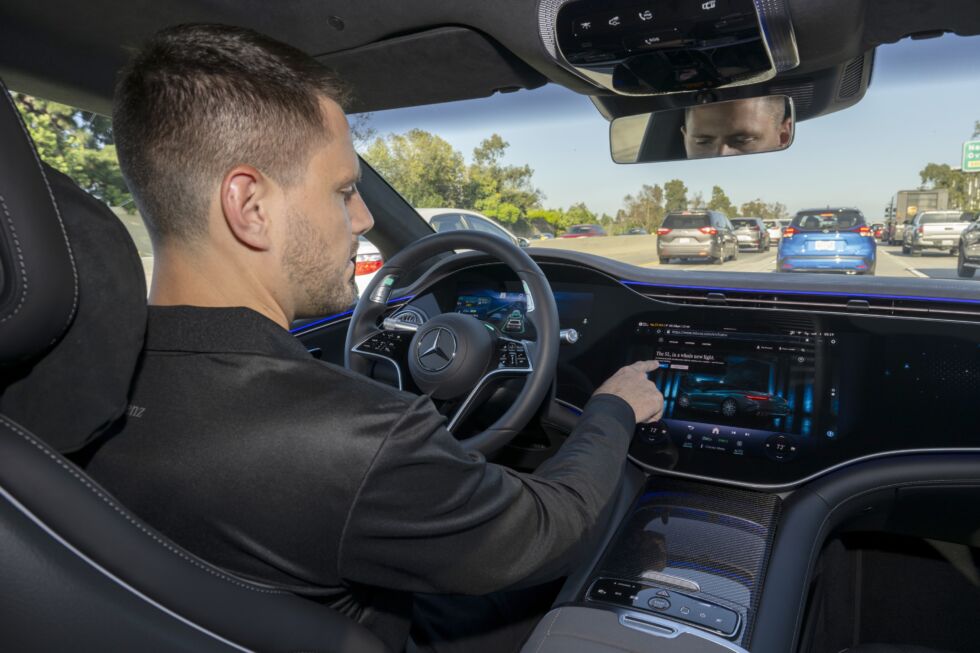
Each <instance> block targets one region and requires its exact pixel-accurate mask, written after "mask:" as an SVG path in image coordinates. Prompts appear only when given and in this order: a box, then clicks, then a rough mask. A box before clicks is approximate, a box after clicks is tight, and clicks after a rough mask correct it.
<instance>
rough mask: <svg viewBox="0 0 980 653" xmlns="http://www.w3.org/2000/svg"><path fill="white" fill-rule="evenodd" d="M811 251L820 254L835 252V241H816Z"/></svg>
mask: <svg viewBox="0 0 980 653" xmlns="http://www.w3.org/2000/svg"><path fill="white" fill-rule="evenodd" d="M813 249H816V250H819V251H821V252H835V251H837V241H835V240H818V241H816V242H814V243H813Z"/></svg>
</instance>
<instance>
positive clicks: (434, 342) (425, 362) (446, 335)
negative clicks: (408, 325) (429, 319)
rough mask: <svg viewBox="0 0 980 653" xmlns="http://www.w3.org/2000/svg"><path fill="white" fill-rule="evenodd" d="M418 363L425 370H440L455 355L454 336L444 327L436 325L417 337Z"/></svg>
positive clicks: (446, 365)
mask: <svg viewBox="0 0 980 653" xmlns="http://www.w3.org/2000/svg"><path fill="white" fill-rule="evenodd" d="M416 348H417V356H418V360H419V365H420V366H421V367H422V369H423V370H425V371H427V372H440V371H442V370H444V369H446V368H447V367H449V364H450V363H452V362H453V358H454V357H455V356H456V336H454V335H453V332H452V331H450V330H449V329H446V328H444V327H436V328H435V329H432V330H431V331H429V332H428V333H425V334H423V335H422V337H421V338H419V343H418V345H417V346H416Z"/></svg>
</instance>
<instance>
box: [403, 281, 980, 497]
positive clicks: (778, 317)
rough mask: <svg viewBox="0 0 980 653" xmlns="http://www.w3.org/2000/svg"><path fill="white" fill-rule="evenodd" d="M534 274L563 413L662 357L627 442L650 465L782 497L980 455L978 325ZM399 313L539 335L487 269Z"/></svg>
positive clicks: (517, 290)
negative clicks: (938, 458)
mask: <svg viewBox="0 0 980 653" xmlns="http://www.w3.org/2000/svg"><path fill="white" fill-rule="evenodd" d="M542 269H543V270H544V271H545V273H546V274H547V276H548V278H549V280H550V281H551V284H552V288H553V290H554V294H555V299H556V303H557V305H558V310H559V318H560V325H561V328H562V329H574V330H575V331H576V334H577V336H578V338H577V341H576V342H574V344H570V343H567V342H566V343H563V344H562V346H561V348H560V356H559V365H558V370H557V375H556V382H555V383H556V385H555V396H556V399H557V400H558V403H559V404H560V405H561V406H562V407H563V410H567V411H569V413H572V414H575V413H578V412H580V411H581V408H582V407H583V406H584V405H585V404H586V402H587V401H588V399H589V397H590V396H591V394H592V392H593V391H594V390H595V388H596V387H597V386H598V385H599V384H600V383H602V381H604V380H605V379H606V378H607V377H608V376H609V375H610V374H612V373H613V372H614V371H615V370H616V369H618V368H619V367H621V366H622V365H626V364H629V363H632V362H634V361H637V360H658V361H659V362H660V366H659V369H657V370H656V371H655V372H653V373H652V374H651V379H652V380H653V381H654V382H655V383H656V384H657V386H658V387H659V388H660V389H661V391H662V392H663V394H664V398H665V413H664V416H663V419H662V420H661V421H660V422H658V423H656V424H649V425H641V426H639V427H638V428H637V431H636V433H635V436H634V439H633V442H632V445H631V447H630V457H631V459H632V460H633V461H634V462H635V463H637V464H638V465H640V466H642V467H644V468H646V469H648V470H651V471H656V472H660V473H664V474H669V475H677V476H682V477H689V478H696V479H706V480H712V481H720V482H724V483H729V484H734V485H741V486H746V487H752V488H781V487H786V488H788V487H792V486H794V485H798V484H800V483H802V482H804V481H806V480H808V479H810V478H813V477H815V476H818V475H820V474H822V473H825V472H826V471H828V470H831V469H834V468H836V467H839V466H842V465H845V464H848V463H850V462H853V461H856V460H861V459H865V458H868V457H874V456H880V455H884V454H898V453H902V452H911V451H922V450H946V449H975V448H980V425H978V424H977V422H976V420H975V419H974V417H973V412H972V410H971V407H972V403H973V401H974V397H976V396H978V395H977V393H978V391H980V374H978V370H980V324H976V323H972V322H963V321H958V322H957V321H950V320H938V319H914V320H912V319H907V318H902V317H890V316H880V315H861V314H854V315H850V314H845V313H844V312H843V311H820V310H806V311H803V310H785V311H783V310H765V309H759V308H739V307H733V306H714V305H690V304H686V303H681V302H679V301H672V300H670V298H666V299H665V298H664V297H663V296H662V294H659V293H658V292H657V290H658V289H656V288H652V287H642V286H641V287H636V286H634V287H630V286H627V285H624V284H623V283H621V282H620V281H618V280H617V279H615V278H612V277H610V276H608V275H606V274H603V273H601V272H598V271H595V270H591V269H587V268H583V267H579V266H574V265H567V264H560V263H554V264H549V263H545V264H542ZM655 295H659V296H655ZM406 311H407V313H411V314H413V315H412V317H411V319H412V320H418V319H421V320H423V321H424V320H425V319H426V318H427V316H428V315H435V314H438V313H441V312H449V311H453V312H459V313H466V314H470V315H473V316H474V317H477V318H478V319H480V320H482V321H484V323H485V324H487V325H488V327H489V328H492V329H494V330H496V331H497V332H498V333H499V334H500V335H503V336H507V337H511V338H522V339H529V340H533V339H534V338H535V334H534V327H533V324H532V323H531V321H530V320H529V319H528V318H527V299H526V296H525V295H524V293H523V291H522V288H521V285H520V283H519V282H518V280H517V279H516V277H514V276H513V274H512V273H511V272H510V271H509V270H508V269H507V268H505V267H504V266H502V265H498V264H481V265H474V266H471V267H468V268H465V269H462V270H459V271H457V272H455V273H454V274H451V275H448V276H445V277H444V278H442V279H441V280H439V281H437V282H435V283H433V284H432V285H430V286H429V287H428V288H427V290H426V291H425V292H423V293H420V294H419V295H417V296H416V297H414V298H413V299H412V301H411V302H410V303H409V304H407V306H406V307H404V308H403V309H401V311H400V312H399V314H402V313H405V312H406ZM409 389H411V388H409Z"/></svg>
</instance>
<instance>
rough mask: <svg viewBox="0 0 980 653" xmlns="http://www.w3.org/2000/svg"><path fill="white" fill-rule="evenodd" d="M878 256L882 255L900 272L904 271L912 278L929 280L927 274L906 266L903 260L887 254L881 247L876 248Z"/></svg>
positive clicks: (890, 253) (889, 253)
mask: <svg viewBox="0 0 980 653" xmlns="http://www.w3.org/2000/svg"><path fill="white" fill-rule="evenodd" d="M878 254H884V255H886V256H887V257H888V259H889V260H890V261H891V262H892V263H893V264H894V265H895V266H896V267H898V268H900V269H902V270H905V271H906V272H908V273H909V274H911V275H912V276H913V277H918V278H920V279H928V278H929V275H928V274H925V273H923V272H919V271H918V270H916V269H915V268H913V267H910V266H908V265H906V264H905V261H904V260H902V259H899V258H898V256H896V255H895V254H893V253H892V252H889V251H888V250H887V249H884V248H882V247H879V248H878ZM882 276H886V277H887V276H890V275H888V274H884V275H882Z"/></svg>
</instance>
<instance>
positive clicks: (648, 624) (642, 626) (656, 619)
mask: <svg viewBox="0 0 980 653" xmlns="http://www.w3.org/2000/svg"><path fill="white" fill-rule="evenodd" d="M614 612H616V613H618V614H619V623H620V625H622V626H625V627H626V628H632V629H633V630H639V631H641V632H644V633H649V634H650V635H653V636H654V637H665V638H667V639H675V638H677V637H678V636H680V635H682V634H685V635H693V636H694V637H700V638H701V639H704V640H707V641H709V642H711V643H713V644H717V645H718V646H721V647H723V648H725V649H727V650H729V651H731V652H732V653H749V652H748V651H747V650H745V649H744V648H742V647H741V646H739V645H738V644H735V643H733V642H731V641H729V640H727V639H725V638H723V637H719V636H718V635H715V634H713V633H710V632H707V631H705V630H702V629H701V628H698V627H696V626H693V625H690V624H686V623H684V622H681V621H674V620H673V619H667V618H666V617H660V616H655V615H652V614H647V613H644V612H634V611H632V610H624V609H619V610H614ZM738 625H739V627H741V625H742V623H741V616H739V624H738ZM665 630H667V631H671V632H670V634H669V635H668V634H666V633H664V632H663V631H665ZM736 632H737V631H736Z"/></svg>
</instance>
